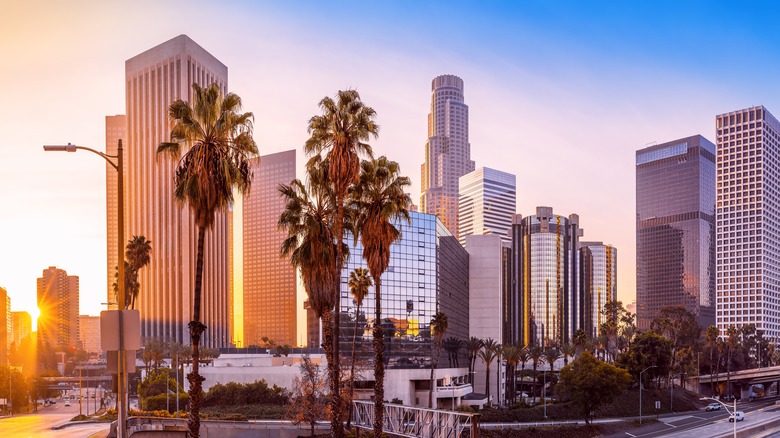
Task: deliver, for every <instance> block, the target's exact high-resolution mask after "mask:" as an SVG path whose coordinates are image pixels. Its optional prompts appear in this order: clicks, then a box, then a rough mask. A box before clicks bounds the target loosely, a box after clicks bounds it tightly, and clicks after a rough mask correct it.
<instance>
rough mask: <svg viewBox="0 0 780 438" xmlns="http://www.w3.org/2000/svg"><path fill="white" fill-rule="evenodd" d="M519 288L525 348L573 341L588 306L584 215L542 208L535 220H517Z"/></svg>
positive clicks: (520, 326)
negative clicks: (582, 261)
mask: <svg viewBox="0 0 780 438" xmlns="http://www.w3.org/2000/svg"><path fill="white" fill-rule="evenodd" d="M512 228H513V231H512V235H513V238H512V256H513V258H514V260H513V262H512V263H513V284H514V287H515V288H516V290H517V292H516V293H517V300H518V301H519V309H520V315H519V317H518V321H517V328H518V333H519V336H518V338H519V341H520V342H522V344H523V345H542V346H546V345H552V344H561V343H567V342H571V337H572V334H573V333H574V331H575V330H577V328H580V327H582V324H583V319H584V307H583V305H582V304H583V303H582V301H583V300H582V295H581V294H582V291H581V288H580V283H579V282H580V274H579V268H580V266H579V246H578V242H579V238H580V236H582V229H580V228H579V216H577V215H576V214H572V215H570V216H569V217H565V216H561V215H557V214H554V213H553V209H552V208H550V207H537V208H536V215H535V216H528V217H525V218H523V217H521V216H520V215H516V216H515V223H514V224H513V226H512Z"/></svg>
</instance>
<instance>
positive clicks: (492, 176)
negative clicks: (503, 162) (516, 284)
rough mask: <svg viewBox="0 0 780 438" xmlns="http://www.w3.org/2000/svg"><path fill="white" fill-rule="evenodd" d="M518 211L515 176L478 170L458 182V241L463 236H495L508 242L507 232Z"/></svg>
mask: <svg viewBox="0 0 780 438" xmlns="http://www.w3.org/2000/svg"><path fill="white" fill-rule="evenodd" d="M516 209H517V189H516V177H515V175H512V174H511V173H506V172H502V171H500V170H495V169H490V168H488V167H480V168H479V169H477V170H475V171H473V172H469V173H467V174H465V175H463V176H461V177H460V179H459V201H458V240H460V243H461V245H463V246H466V236H471V235H474V234H497V235H498V236H500V237H501V239H502V240H504V241H505V242H509V241H510V240H511V238H510V237H509V234H508V232H509V230H510V229H511V228H512V219H513V218H514V216H515V210H516Z"/></svg>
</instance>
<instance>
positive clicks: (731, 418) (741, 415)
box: [729, 411, 745, 423]
mask: <svg viewBox="0 0 780 438" xmlns="http://www.w3.org/2000/svg"><path fill="white" fill-rule="evenodd" d="M734 418H736V419H737V421H745V413H744V412H742V411H737V412H736V414H731V415H729V423H731V422H733V421H734Z"/></svg>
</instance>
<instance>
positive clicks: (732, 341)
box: [726, 325, 739, 393]
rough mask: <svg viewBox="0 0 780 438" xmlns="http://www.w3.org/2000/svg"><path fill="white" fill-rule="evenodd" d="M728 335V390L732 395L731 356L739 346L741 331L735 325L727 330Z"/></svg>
mask: <svg viewBox="0 0 780 438" xmlns="http://www.w3.org/2000/svg"><path fill="white" fill-rule="evenodd" d="M726 335H727V336H728V338H726V348H727V350H726V352H727V353H726V354H727V356H726V357H727V360H726V390H727V391H728V392H729V393H731V355H732V353H733V352H734V350H736V349H737V347H738V346H739V330H738V329H737V328H736V327H734V326H733V325H730V326H729V327H728V328H727V329H726Z"/></svg>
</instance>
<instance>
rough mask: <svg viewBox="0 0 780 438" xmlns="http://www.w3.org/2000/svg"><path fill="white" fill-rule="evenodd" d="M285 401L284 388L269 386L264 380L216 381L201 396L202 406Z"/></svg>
mask: <svg viewBox="0 0 780 438" xmlns="http://www.w3.org/2000/svg"><path fill="white" fill-rule="evenodd" d="M287 403H289V396H288V393H287V391H286V390H285V389H284V388H281V387H279V386H276V385H274V386H272V387H269V386H268V383H266V381H265V380H257V381H255V382H254V383H236V382H228V383H224V384H222V383H217V384H216V385H214V386H212V387H211V388H210V389H209V391H208V392H207V393H206V394H205V395H204V396H203V402H202V406H203V407H208V406H226V405H248V404H281V405H283V404H287Z"/></svg>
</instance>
